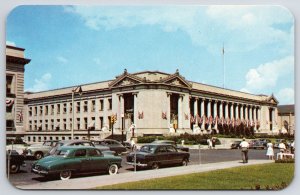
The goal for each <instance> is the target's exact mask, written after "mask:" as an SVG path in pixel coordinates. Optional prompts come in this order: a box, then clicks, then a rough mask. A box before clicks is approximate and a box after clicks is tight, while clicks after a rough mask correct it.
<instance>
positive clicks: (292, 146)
mask: <svg viewBox="0 0 300 195" xmlns="http://www.w3.org/2000/svg"><path fill="white" fill-rule="evenodd" d="M291 153H292V154H294V153H295V140H293V142H292V143H291Z"/></svg>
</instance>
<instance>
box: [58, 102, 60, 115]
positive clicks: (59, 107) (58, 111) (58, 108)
mask: <svg viewBox="0 0 300 195" xmlns="http://www.w3.org/2000/svg"><path fill="white" fill-rule="evenodd" d="M57 114H60V104H57Z"/></svg>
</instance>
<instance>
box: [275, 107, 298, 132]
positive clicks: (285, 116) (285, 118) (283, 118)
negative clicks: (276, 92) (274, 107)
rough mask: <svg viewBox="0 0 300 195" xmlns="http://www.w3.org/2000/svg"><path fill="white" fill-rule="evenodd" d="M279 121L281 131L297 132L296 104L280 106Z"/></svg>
mask: <svg viewBox="0 0 300 195" xmlns="http://www.w3.org/2000/svg"><path fill="white" fill-rule="evenodd" d="M277 123H278V129H279V132H280V133H284V134H285V133H288V134H292V135H293V134H295V105H280V106H278V120H277Z"/></svg>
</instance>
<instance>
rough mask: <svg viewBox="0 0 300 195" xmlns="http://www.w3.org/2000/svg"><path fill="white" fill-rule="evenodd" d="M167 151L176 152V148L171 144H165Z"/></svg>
mask: <svg viewBox="0 0 300 195" xmlns="http://www.w3.org/2000/svg"><path fill="white" fill-rule="evenodd" d="M167 152H176V149H175V148H174V147H172V146H167Z"/></svg>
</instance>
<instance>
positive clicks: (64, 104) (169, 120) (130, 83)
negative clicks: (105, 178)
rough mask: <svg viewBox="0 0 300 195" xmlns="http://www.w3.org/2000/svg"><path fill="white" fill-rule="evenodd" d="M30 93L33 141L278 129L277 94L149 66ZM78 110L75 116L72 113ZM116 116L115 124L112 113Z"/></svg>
mask: <svg viewBox="0 0 300 195" xmlns="http://www.w3.org/2000/svg"><path fill="white" fill-rule="evenodd" d="M77 88H78V86H74V87H67V88H62V89H56V90H49V91H44V92H38V93H26V94H25V105H24V114H25V116H24V126H23V131H24V133H25V134H26V135H25V139H26V141H28V142H36V141H43V140H49V139H70V138H71V136H70V135H71V132H70V131H71V129H72V124H73V123H72V120H74V121H73V122H74V137H75V138H80V139H82V138H87V137H90V138H95V137H99V136H100V137H105V136H108V135H111V134H112V133H114V134H119V135H120V134H121V133H122V132H123V134H124V135H125V136H127V139H128V138H130V137H131V136H143V135H166V134H180V133H185V132H187V133H195V134H198V133H199V134H207V133H212V132H218V126H219V125H223V124H227V125H231V126H237V125H240V124H241V123H243V124H244V125H245V126H248V127H251V128H253V129H254V131H255V133H266V134H278V132H279V131H278V127H277V122H275V121H278V118H277V112H278V111H277V104H278V101H277V100H276V98H275V97H274V96H273V95H270V96H266V95H253V94H248V93H243V92H239V91H234V90H229V89H223V88H219V87H214V86H210V85H205V84H201V83H196V82H192V81H187V80H186V79H185V78H184V77H183V76H182V75H180V73H179V71H178V70H177V71H176V72H175V73H174V74H168V73H163V72H159V71H144V72H138V73H128V72H127V70H124V72H123V74H121V75H119V76H117V77H116V78H115V79H113V80H109V81H103V82H98V83H91V84H86V85H82V86H80V89H81V90H82V94H81V95H79V94H78V93H74V94H73V95H74V105H72V92H75V91H74V90H75V89H77ZM73 111H74V117H73V116H72V113H73ZM113 117H116V121H115V123H114V124H113V125H112V123H111V118H113Z"/></svg>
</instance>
